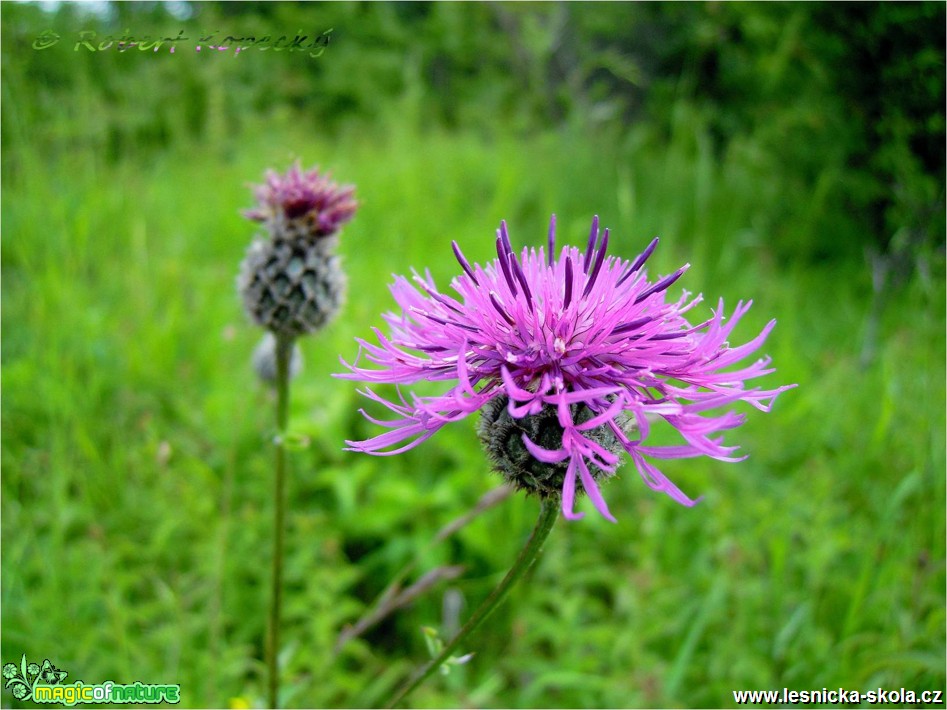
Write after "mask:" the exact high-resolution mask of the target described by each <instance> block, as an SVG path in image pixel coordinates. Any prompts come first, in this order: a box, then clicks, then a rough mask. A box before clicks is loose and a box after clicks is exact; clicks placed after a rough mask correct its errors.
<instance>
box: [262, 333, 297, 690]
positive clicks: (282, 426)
mask: <svg viewBox="0 0 947 710" xmlns="http://www.w3.org/2000/svg"><path fill="white" fill-rule="evenodd" d="M292 352H293V338H291V337H287V336H284V335H278V336H277V337H276V438H275V439H274V444H275V448H276V461H275V467H274V473H275V475H274V492H273V510H274V515H273V527H274V531H273V574H272V590H271V596H270V619H269V627H268V633H267V644H266V652H267V653H266V666H267V673H268V696H269V707H271V708H278V707H279V638H280V633H279V632H280V615H281V614H280V612H281V608H282V600H283V599H282V598H283V593H282V590H283V539H284V528H285V526H286V430H287V425H288V421H289V376H290V358H291V357H292Z"/></svg>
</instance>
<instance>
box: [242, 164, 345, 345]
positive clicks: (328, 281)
mask: <svg viewBox="0 0 947 710" xmlns="http://www.w3.org/2000/svg"><path fill="white" fill-rule="evenodd" d="M353 191H354V188H353V187H351V186H345V187H340V186H339V185H336V184H335V183H334V182H331V181H330V180H329V179H328V177H326V176H324V175H322V174H320V173H319V170H318V169H313V170H310V171H303V170H301V169H300V167H299V164H298V162H297V163H296V164H295V165H293V166H292V167H291V168H290V169H289V170H288V171H287V172H286V173H285V174H282V175H280V174H278V173H275V172H273V171H272V170H271V171H269V172H268V173H267V176H266V182H265V183H264V184H263V185H260V186H257V188H256V189H255V194H256V198H257V202H258V204H257V207H256V208H254V209H252V210H248V211H247V212H245V213H244V214H245V216H246V217H248V218H249V219H251V220H253V221H255V222H260V223H262V225H263V228H264V233H263V234H262V235H261V236H259V237H258V238H257V239H256V240H254V242H253V243H252V244H251V245H250V249H249V250H248V251H247V255H246V258H245V259H244V260H243V263H242V264H241V266H240V275H239V277H238V280H237V288H238V290H239V291H240V294H241V296H242V298H243V303H244V307H245V308H246V311H247V313H248V314H249V316H250V318H251V319H252V320H253V321H254V322H255V323H257V324H258V325H260V326H262V327H264V328H266V329H267V330H269V331H270V332H272V333H273V334H275V335H278V336H282V337H290V338H294V337H297V336H299V335H303V334H305V333H311V332H314V331H316V330H319V329H320V328H322V327H323V326H324V325H326V324H327V323H328V322H329V321H330V320H331V319H332V318H333V317H335V315H336V313H338V311H339V308H340V307H341V305H342V301H343V299H344V297H345V286H346V280H345V274H344V272H343V271H342V268H341V265H340V263H339V257H338V256H337V255H336V253H335V249H336V246H337V245H338V231H339V229H340V227H341V226H342V225H343V224H344V223H345V222H347V221H348V220H350V219H351V218H352V216H353V215H354V213H355V209H356V206H357V205H356V203H355V201H354V199H353V198H352V194H353Z"/></svg>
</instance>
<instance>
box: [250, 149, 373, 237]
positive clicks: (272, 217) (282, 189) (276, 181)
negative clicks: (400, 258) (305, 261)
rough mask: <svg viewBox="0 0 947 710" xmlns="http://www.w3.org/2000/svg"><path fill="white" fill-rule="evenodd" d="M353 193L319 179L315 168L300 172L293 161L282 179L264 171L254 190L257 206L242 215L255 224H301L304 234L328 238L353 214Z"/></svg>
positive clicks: (326, 176)
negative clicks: (262, 180) (305, 223)
mask: <svg viewBox="0 0 947 710" xmlns="http://www.w3.org/2000/svg"><path fill="white" fill-rule="evenodd" d="M354 191H355V188H354V187H352V186H339V185H337V184H336V183H334V182H332V181H331V180H329V177H328V175H321V174H320V173H319V169H318V168H313V169H312V170H309V171H303V170H301V169H300V167H299V161H296V163H294V164H293V166H292V167H291V168H290V169H289V170H287V171H286V174H285V175H280V174H279V173H277V172H275V171H273V170H269V171H267V173H266V182H265V183H264V184H262V185H258V186H257V187H256V189H255V190H254V192H255V194H256V198H257V202H258V203H259V204H258V206H257V207H256V208H255V209H252V210H247V211H246V212H245V213H244V214H245V215H246V216H247V217H248V218H250V219H252V220H255V221H257V222H268V221H274V222H295V221H304V222H307V223H308V224H309V229H307V230H305V231H306V232H307V233H309V234H312V235H315V236H317V237H322V236H328V235H330V234H335V232H337V231H338V229H339V227H341V226H342V225H343V224H344V223H345V222H348V221H349V220H350V219H352V215H354V214H355V209H356V207H357V206H358V205H357V203H356V202H355V200H354V199H353V198H352V195H353V193H354Z"/></svg>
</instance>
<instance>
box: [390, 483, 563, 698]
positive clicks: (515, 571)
mask: <svg viewBox="0 0 947 710" xmlns="http://www.w3.org/2000/svg"><path fill="white" fill-rule="evenodd" d="M558 516H559V501H558V500H554V499H549V498H544V499H543V501H542V506H541V507H540V510H539V520H537V521H536V527H534V528H533V532H532V534H531V535H530V536H529V540H527V541H526V546H525V547H524V548H523V550H522V552H520V556H519V557H517V558H516V562H514V563H513V566H512V567H511V568H510V571H509V572H507V573H506V576H505V577H504V578H503V581H502V582H500V583H499V584H498V585H497V587H496V588H495V589H494V590H493V591H492V592H490V596H488V597H487V598H486V599H485V600H484V602H483V603H482V604H481V605H480V606H479V608H478V609H477V611H475V612H474V614H473V616H471V617H470V620H469V621H467V623H466V624H464V627H463V628H462V629H461V630H460V631H458V632H457V635H456V636H455V637H454V638H453V639H452V640H451V642H450V643H448V644H447V645H446V646H445V647H444V650H443V651H441V653H440V655H438V656H437V658H434V659H432V660H431V661H429V662H428V663H426V664H424V665H423V666H422V667H421V668H420V669H418V671H417V672H416V673H415V674H414V675H413V676H412V677H411V678H410V679H409V680H408V682H407V683H405V684H404V685H403V686H402V687H401V689H400V690H399V691H398V692H397V693H395V695H394V697H393V698H392V699H391V700H390V701H389V702H388V704H387V705H385V707H386V708H393V707H395V706H396V705H398V703H400V702H401V701H402V700H404V699H405V698H406V697H407V696H408V694H409V693H411V691H413V690H414V689H415V688H417V687H418V686H419V685H421V683H423V682H424V681H425V680H426V679H427V678H428V676H430V675H431V674H432V673H433V672H434V671H436V670H437V669H438V668H440V667H441V664H443V663H444V661H446V660H447V659H448V658H450V657H451V654H453V652H454V651H455V650H456V649H457V647H458V646H459V645H460V644H461V643H462V642H463V641H464V640H465V639H466V638H467V637H468V636H470V634H471V633H472V632H473V631H474V630H475V629H476V628H477V627H478V626H480V624H481V623H483V621H484V620H485V619H486V618H487V617H488V616H490V614H491V613H492V612H493V610H494V609H496V607H497V606H499V604H500V602H501V601H503V598H504V597H506V595H507V593H508V592H509V591H510V589H512V587H513V585H514V584H516V582H517V581H519V578H520V577H522V576H523V574H524V573H525V572H526V570H528V569H529V566H530V565H531V564H532V563H533V562H534V561H535V560H536V558H537V557H538V556H539V553H540V552H541V551H542V547H543V543H544V542H545V541H546V538H547V537H549V533H550V532H551V531H552V526H553V524H555V522H556V518H557V517H558Z"/></svg>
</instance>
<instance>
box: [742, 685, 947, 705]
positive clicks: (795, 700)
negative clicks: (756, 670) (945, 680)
mask: <svg viewBox="0 0 947 710" xmlns="http://www.w3.org/2000/svg"><path fill="white" fill-rule="evenodd" d="M733 701H734V702H735V703H736V704H737V705H766V704H773V705H776V704H792V705H848V704H852V705H860V704H862V703H867V704H868V705H897V706H904V705H922V706H924V705H932V706H937V705H944V691H943V690H908V689H906V688H890V689H885V688H876V689H875V690H869V691H867V692H861V691H858V690H846V689H845V688H834V689H829V688H821V689H819V690H790V689H789V688H783V689H782V690H734V691H733Z"/></svg>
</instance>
